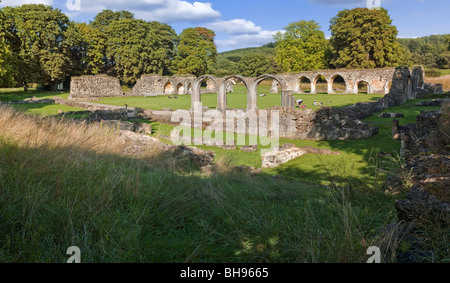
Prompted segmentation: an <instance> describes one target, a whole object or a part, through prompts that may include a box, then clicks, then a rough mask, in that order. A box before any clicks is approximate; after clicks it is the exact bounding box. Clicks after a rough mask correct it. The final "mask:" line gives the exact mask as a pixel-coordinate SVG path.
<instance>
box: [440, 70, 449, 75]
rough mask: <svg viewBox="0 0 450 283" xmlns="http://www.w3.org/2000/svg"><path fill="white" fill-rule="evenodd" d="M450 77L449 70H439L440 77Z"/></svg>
mask: <svg viewBox="0 0 450 283" xmlns="http://www.w3.org/2000/svg"><path fill="white" fill-rule="evenodd" d="M446 75H450V69H447V70H441V76H446Z"/></svg>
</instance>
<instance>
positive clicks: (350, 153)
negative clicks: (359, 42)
mask: <svg viewBox="0 0 450 283" xmlns="http://www.w3.org/2000/svg"><path fill="white" fill-rule="evenodd" d="M420 101H425V100H412V101H408V102H407V103H406V104H405V105H402V106H398V107H394V108H391V109H387V110H385V111H383V112H399V113H403V114H404V115H405V117H404V118H400V119H398V120H400V124H401V125H404V124H408V123H415V120H416V116H418V115H419V114H420V111H423V110H436V109H438V108H439V107H419V106H415V104H416V103H418V102H420ZM379 114H380V113H375V114H374V115H372V116H371V117H369V118H367V119H366V120H365V122H367V123H370V124H373V125H374V126H377V127H379V129H380V131H379V134H377V135H374V136H373V137H371V138H368V139H362V140H346V141H309V140H292V139H280V140H279V145H283V144H285V143H290V144H295V145H296V146H298V147H313V148H320V149H330V150H332V151H338V152H340V153H341V154H340V155H328V156H326V155H318V154H307V155H304V156H301V157H299V158H296V159H294V160H292V161H290V162H288V163H286V164H283V165H281V166H279V167H277V168H274V169H266V170H264V172H265V173H267V174H270V175H283V176H285V177H290V178H293V179H297V180H302V181H304V182H308V183H316V184H317V183H320V184H329V182H330V179H332V180H334V181H335V182H336V183H340V184H343V183H350V182H353V183H354V185H356V186H366V185H367V186H368V187H371V186H374V185H376V184H375V183H378V182H380V181H381V182H383V181H384V178H383V177H382V176H381V175H380V174H379V173H380V172H382V171H383V170H386V171H389V170H390V166H396V164H395V163H396V162H397V161H398V160H400V159H399V153H400V142H399V141H395V140H393V139H392V120H393V119H389V118H388V119H386V118H378V115H379ZM149 123H151V124H152V126H153V130H154V134H153V135H154V136H155V137H159V138H162V139H163V140H164V141H166V142H170V141H169V140H166V138H167V137H170V136H171V131H172V130H173V129H174V127H173V126H170V125H166V124H160V123H154V122H149ZM198 131H199V130H197V132H198ZM205 133H206V136H208V137H209V136H211V137H213V138H215V135H214V134H211V133H208V132H206V131H204V132H203V134H205ZM184 134H185V135H190V134H189V131H187V132H184ZM204 136H205V135H204ZM238 137H239V136H238V135H235V140H236V141H237V139H238ZM249 140H250V138H249V136H245V141H246V145H248V144H249ZM237 144H238V145H241V144H239V143H237ZM196 146H197V145H196ZM273 146H276V144H274V143H272V144H269V145H267V144H266V145H263V144H262V143H261V140H259V139H258V151H257V152H250V153H249V152H243V151H241V150H239V149H238V150H225V149H222V148H218V147H211V146H197V147H199V148H202V149H206V150H211V151H214V152H215V154H216V161H219V160H222V161H224V162H225V163H226V164H228V165H230V166H240V165H246V166H253V167H255V168H260V167H261V150H262V149H270V148H271V147H273ZM379 152H387V153H388V154H390V155H391V156H392V157H391V158H389V160H385V159H380V158H378V157H377V155H378V153H379ZM397 165H398V164H397Z"/></svg>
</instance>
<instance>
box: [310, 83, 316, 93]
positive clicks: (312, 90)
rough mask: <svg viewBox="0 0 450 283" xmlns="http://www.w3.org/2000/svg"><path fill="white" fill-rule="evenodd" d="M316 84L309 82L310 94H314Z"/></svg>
mask: <svg viewBox="0 0 450 283" xmlns="http://www.w3.org/2000/svg"><path fill="white" fill-rule="evenodd" d="M316 93H317V92H316V83H315V82H313V81H311V94H316Z"/></svg>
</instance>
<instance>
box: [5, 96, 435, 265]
mask: <svg viewBox="0 0 450 283" xmlns="http://www.w3.org/2000/svg"><path fill="white" fill-rule="evenodd" d="M419 101H420V100H419ZM415 103H417V101H410V102H408V103H407V104H406V105H404V106H400V107H395V108H393V109H389V111H396V112H401V113H404V114H405V115H406V117H405V118H403V119H401V124H404V123H409V122H414V120H415V118H414V116H415V115H417V114H418V113H419V112H420V111H421V110H425V109H435V108H427V107H425V108H422V107H415V106H414V104H415ZM366 121H367V122H371V123H376V124H377V125H378V126H379V127H380V134H379V135H376V136H374V137H372V138H371V139H366V140H359V141H336V142H313V141H292V140H282V141H281V143H284V142H290V143H296V144H297V145H299V146H314V147H322V148H330V149H333V150H338V151H341V152H343V155H341V156H322V157H319V156H316V155H307V156H304V157H300V158H298V159H296V160H293V161H291V162H290V163H287V164H285V165H283V166H281V167H279V168H277V169H273V170H266V171H264V172H263V173H262V174H258V175H255V176H250V175H248V174H245V173H242V172H235V171H224V172H218V173H216V174H212V175H207V174H202V173H201V172H197V171H179V170H177V168H176V167H175V166H173V165H171V164H175V160H172V159H171V158H166V157H164V158H163V159H162V161H161V157H158V156H157V157H152V159H153V158H154V162H149V163H148V162H147V161H148V159H145V160H144V159H136V158H132V157H127V156H122V155H118V154H112V153H108V152H98V151H96V150H93V149H92V150H91V149H89V148H85V147H83V145H82V144H79V143H76V142H74V143H73V144H66V145H63V144H59V143H58V144H55V145H51V144H48V145H43V146H31V144H33V143H32V142H26V141H25V142H24V141H16V140H14V138H13V137H4V136H2V132H0V168H1V170H0V231H1V233H0V262H61V263H62V262H65V261H66V260H67V259H68V256H67V255H66V250H67V248H68V247H70V246H78V247H80V249H81V253H82V261H83V262H85V263H86V262H152V263H154V262H194V263H197V262H218V263H222V262H225V263H231V262H233V263H234V262H262V263H265V262H361V263H362V262H365V261H366V260H367V258H368V256H367V255H366V250H367V248H368V247H369V246H371V245H372V244H373V243H374V239H375V237H376V236H377V235H378V234H379V231H380V228H381V227H385V226H386V225H388V224H389V223H391V222H393V221H394V220H395V219H396V214H395V209H394V205H393V204H394V202H395V199H396V197H394V196H391V195H387V194H385V193H383V191H382V190H380V188H379V187H376V186H372V185H373V184H374V183H375V182H374V179H376V178H377V173H376V171H375V169H377V168H381V167H383V164H382V163H381V162H383V161H384V160H376V159H374V160H373V161H371V156H373V153H376V152H377V151H379V150H382V151H387V152H391V151H393V152H398V150H399V146H400V144H399V143H398V142H396V141H393V140H392V139H391V137H390V123H391V121H392V119H380V118H377V115H374V116H372V117H370V118H368V119H367V120H366ZM39 125H40V124H39V123H38V124H37V126H36V127H40V126H39ZM153 126H154V130H155V133H154V135H161V134H164V135H170V131H171V129H172V127H171V126H168V125H164V124H157V123H153ZM30 128H31V127H30ZM46 130H48V131H51V130H52V127H48V129H47V128H46ZM33 133H34V131H30V136H29V139H30V141H33V140H34V139H35V138H37V137H34V136H33ZM41 133H42V132H41ZM56 135H57V133H56ZM86 139H87V140H89V138H88V137H86ZM67 140H69V141H70V140H71V139H67ZM204 148H205V147H204ZM211 149H214V148H211ZM214 150H215V151H216V153H217V154H218V158H221V157H224V158H229V159H230V160H229V161H230V164H235V165H238V164H249V165H253V164H256V163H257V162H258V160H259V158H260V156H259V153H249V154H247V153H245V154H244V153H242V152H240V151H224V150H220V149H219V150H218V149H214ZM152 164H153V165H152ZM154 164H156V165H154ZM274 174H283V175H284V176H287V177H289V178H286V179H283V178H279V177H274V176H273V175H274ZM291 178H292V179H291ZM333 182H334V183H342V184H345V186H344V188H336V187H334V186H332V187H322V186H317V185H315V184H318V183H328V184H330V183H333ZM310 183H315V184H310ZM353 185H354V186H353Z"/></svg>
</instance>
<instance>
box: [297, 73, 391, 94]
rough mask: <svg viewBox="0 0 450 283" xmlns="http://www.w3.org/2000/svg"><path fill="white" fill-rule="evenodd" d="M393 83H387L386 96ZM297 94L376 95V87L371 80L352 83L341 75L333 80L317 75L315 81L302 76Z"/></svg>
mask: <svg viewBox="0 0 450 283" xmlns="http://www.w3.org/2000/svg"><path fill="white" fill-rule="evenodd" d="M391 84H392V81H388V82H386V83H385V85H384V87H383V90H384V92H385V94H387V93H389V91H390V87H391ZM294 92H295V93H311V94H315V93H319V92H322V93H328V94H337V93H346V94H350V93H354V94H358V93H367V94H371V93H374V92H375V91H374V87H373V85H372V83H371V81H370V80H368V79H357V80H354V81H351V80H349V79H345V78H344V77H343V76H341V75H338V74H337V75H334V76H332V77H331V78H329V79H327V78H325V77H324V76H323V75H320V74H319V75H317V76H315V77H314V78H313V79H311V78H310V77H307V76H301V77H300V78H299V80H298V81H297V83H296V85H295V88H294Z"/></svg>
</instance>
